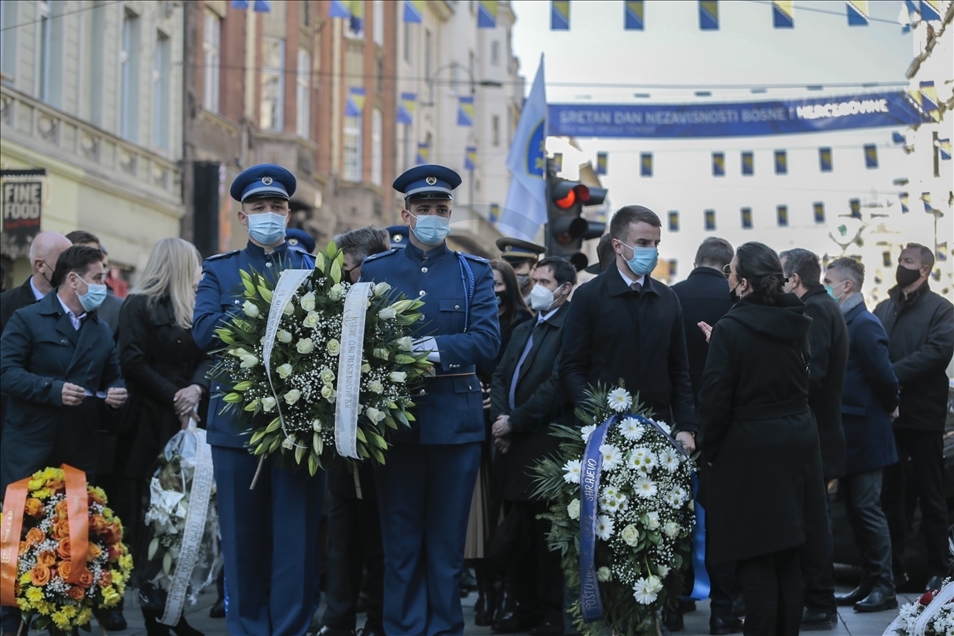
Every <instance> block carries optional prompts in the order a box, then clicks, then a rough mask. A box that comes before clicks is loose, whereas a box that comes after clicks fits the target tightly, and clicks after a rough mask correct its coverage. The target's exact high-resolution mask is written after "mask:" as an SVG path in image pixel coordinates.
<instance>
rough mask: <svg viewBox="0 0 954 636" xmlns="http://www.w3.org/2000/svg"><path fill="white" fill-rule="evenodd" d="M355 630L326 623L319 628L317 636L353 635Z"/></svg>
mask: <svg viewBox="0 0 954 636" xmlns="http://www.w3.org/2000/svg"><path fill="white" fill-rule="evenodd" d="M353 635H354V631H353V630H350V629H338V628H336V627H328V626H327V625H324V626H323V627H322V628H321V629H319V630H318V634H316V636H353Z"/></svg>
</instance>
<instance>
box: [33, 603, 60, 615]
mask: <svg viewBox="0 0 954 636" xmlns="http://www.w3.org/2000/svg"><path fill="white" fill-rule="evenodd" d="M35 607H36V611H38V612H39V613H41V614H46V615H47V616H49V615H50V614H52V613H53V612H54V611H55V610H56V606H55V605H53V603H50V602H49V601H40V602H39V603H37V604H36V605H35Z"/></svg>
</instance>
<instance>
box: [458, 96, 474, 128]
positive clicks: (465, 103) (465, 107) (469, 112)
mask: <svg viewBox="0 0 954 636" xmlns="http://www.w3.org/2000/svg"><path fill="white" fill-rule="evenodd" d="M457 125H458V126H473V125H474V98H473V97H472V96H466V97H465V96H464V95H461V96H460V101H459V103H458V107H457Z"/></svg>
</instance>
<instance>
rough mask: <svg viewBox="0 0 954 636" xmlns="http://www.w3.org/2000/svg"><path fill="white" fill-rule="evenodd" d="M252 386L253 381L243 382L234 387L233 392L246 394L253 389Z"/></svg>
mask: <svg viewBox="0 0 954 636" xmlns="http://www.w3.org/2000/svg"><path fill="white" fill-rule="evenodd" d="M252 386H253V385H252V381H251V380H243V381H242V382H239V383H238V384H234V385H232V390H233V391H243V392H244V391H248V390H249V389H251V388H252Z"/></svg>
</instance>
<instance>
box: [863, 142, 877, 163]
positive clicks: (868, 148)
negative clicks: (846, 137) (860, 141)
mask: <svg viewBox="0 0 954 636" xmlns="http://www.w3.org/2000/svg"><path fill="white" fill-rule="evenodd" d="M877 167H878V147H877V146H875V145H874V144H865V168H869V169H870V168H877Z"/></svg>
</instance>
